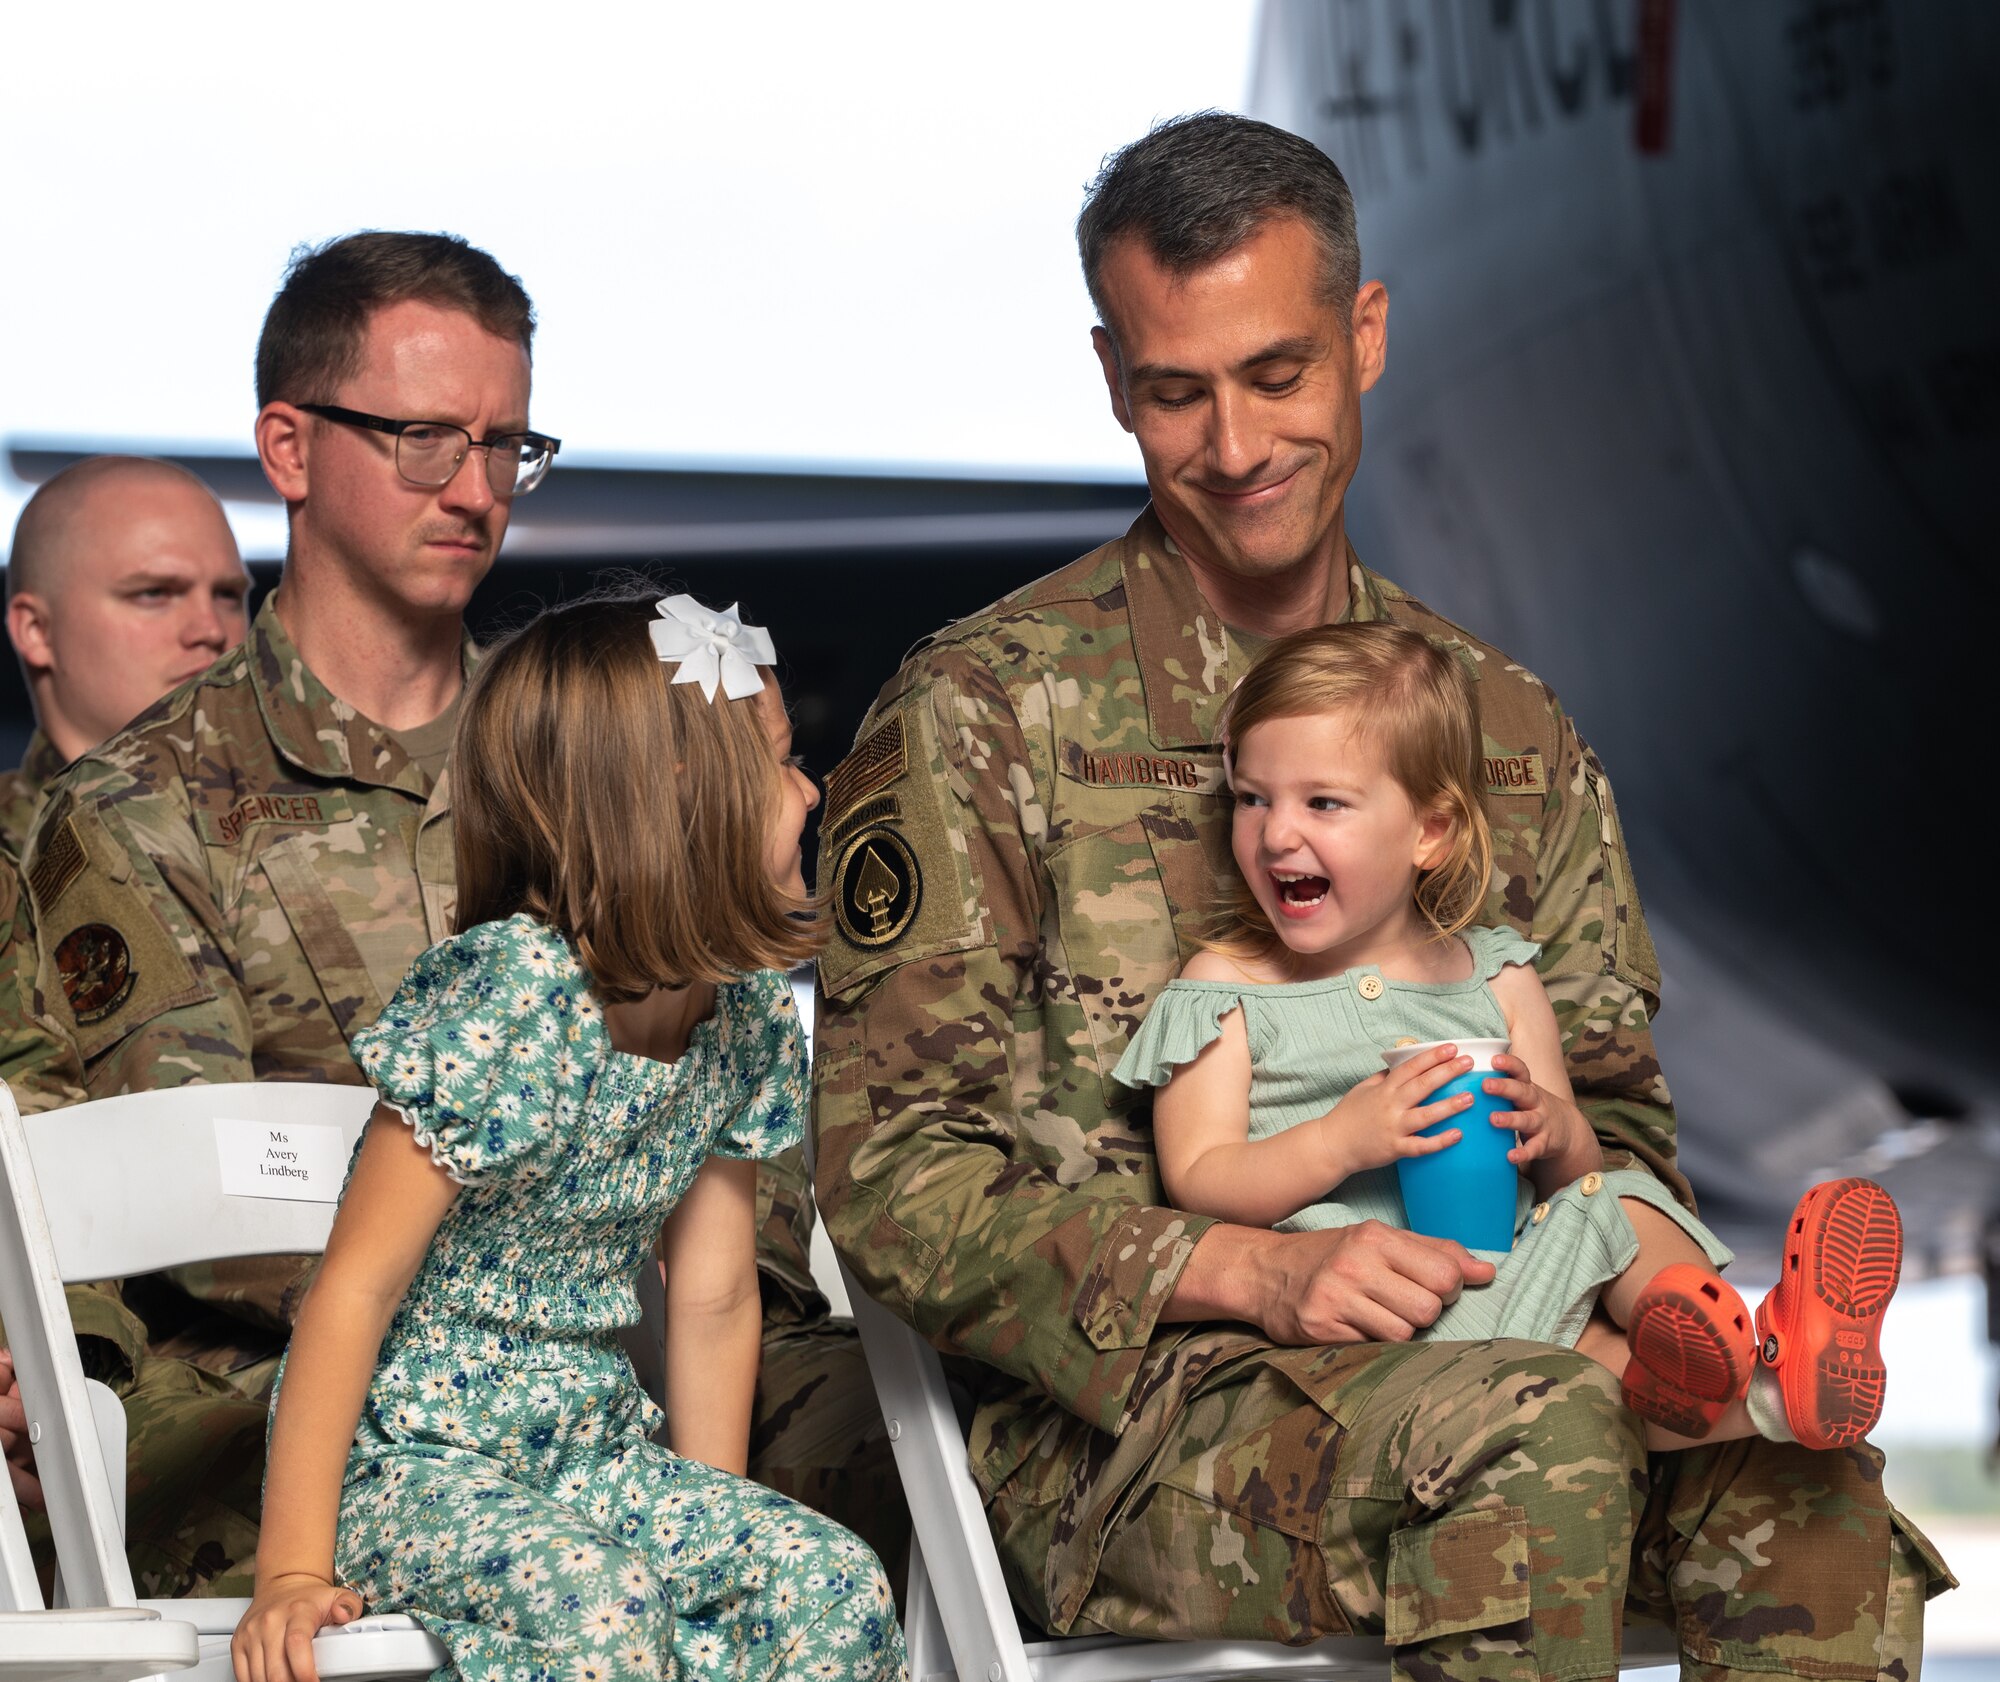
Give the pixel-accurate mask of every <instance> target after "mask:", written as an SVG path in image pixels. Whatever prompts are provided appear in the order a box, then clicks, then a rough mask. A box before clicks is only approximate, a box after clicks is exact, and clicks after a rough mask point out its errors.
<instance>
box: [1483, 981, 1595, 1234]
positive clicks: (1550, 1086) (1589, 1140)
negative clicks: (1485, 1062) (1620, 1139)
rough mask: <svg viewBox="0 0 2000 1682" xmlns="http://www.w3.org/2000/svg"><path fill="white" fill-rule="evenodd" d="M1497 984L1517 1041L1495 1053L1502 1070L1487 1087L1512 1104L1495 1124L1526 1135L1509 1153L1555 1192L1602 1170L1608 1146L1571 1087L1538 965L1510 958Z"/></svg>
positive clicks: (1544, 1190) (1539, 1188) (1540, 1186)
mask: <svg viewBox="0 0 2000 1682" xmlns="http://www.w3.org/2000/svg"><path fill="white" fill-rule="evenodd" d="M1492 986H1493V996H1494V997H1495V998H1496V999H1498V1000H1499V1001H1500V1009H1501V1011H1502V1013H1503V1014H1504V1015H1505V1016H1506V1018H1507V1037H1508V1039H1509V1040H1510V1041H1511V1042H1512V1043H1513V1047H1514V1050H1513V1055H1512V1056H1511V1057H1503V1058H1496V1059H1494V1067H1495V1068H1496V1069H1498V1070H1499V1071H1500V1073H1499V1075H1498V1076H1496V1077H1495V1078H1494V1079H1493V1080H1492V1081H1491V1082H1489V1083H1488V1090H1489V1091H1491V1092H1493V1093H1494V1094H1495V1095H1496V1096H1498V1097H1502V1098H1505V1099H1506V1100H1507V1102H1508V1103H1509V1104H1510V1105H1511V1106H1512V1108H1513V1111H1514V1113H1513V1114H1512V1115H1509V1116H1502V1117H1496V1118H1495V1122H1494V1125H1495V1126H1499V1127H1510V1128H1513V1129H1514V1130H1515V1131H1516V1132H1518V1133H1519V1134H1520V1135H1521V1142H1520V1144H1519V1145H1517V1146H1516V1147H1515V1148H1514V1149H1513V1150H1512V1151H1510V1152H1508V1158H1509V1160H1510V1161H1512V1162H1513V1163H1515V1165H1516V1166H1518V1167H1520V1168H1523V1169H1525V1170H1526V1172H1527V1174H1528V1177H1529V1179H1530V1180H1532V1181H1533V1182H1534V1186H1535V1190H1536V1192H1537V1193H1538V1194H1539V1195H1541V1196H1543V1197H1549V1196H1552V1195H1554V1194H1555V1193H1556V1192H1558V1191H1560V1190H1561V1189H1562V1188H1563V1187H1564V1186H1566V1185H1568V1184H1569V1183H1570V1182H1571V1181H1572V1180H1579V1179H1581V1178H1582V1177H1583V1176H1584V1175H1585V1174H1589V1173H1594V1172H1596V1171H1597V1170H1599V1169H1601V1168H1602V1167H1603V1166H1604V1152H1603V1151H1602V1150H1601V1149H1600V1148H1599V1146H1598V1143H1597V1135H1596V1134H1595V1133H1594V1132H1592V1131H1591V1126H1590V1122H1589V1119H1588V1118H1587V1117H1586V1116H1585V1115H1584V1113H1583V1112H1582V1111H1581V1110H1580V1109H1578V1108H1577V1106H1576V1102H1575V1100H1574V1098H1573V1097H1572V1096H1571V1094H1570V1085H1569V1075H1568V1072H1567V1070H1566V1068H1565V1065H1564V1059H1563V1048H1562V1030H1561V1028H1560V1027H1559V1026H1558V1025H1557V1023H1556V1013H1555V1010H1554V1007H1552V1006H1551V1005H1550V1003H1549V996H1548V993H1547V992H1546V991H1545V990H1544V989H1543V987H1542V979H1541V977H1540V976H1539V975H1538V974H1537V973H1536V972H1535V968H1534V966H1533V965H1532V964H1509V965H1508V966H1507V967H1506V968H1505V969H1503V970H1502V971H1501V972H1500V973H1499V974H1498V975H1496V976H1495V977H1494V978H1493V982H1492ZM1510 1065H1511V1066H1510Z"/></svg>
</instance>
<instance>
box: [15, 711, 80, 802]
mask: <svg viewBox="0 0 2000 1682" xmlns="http://www.w3.org/2000/svg"><path fill="white" fill-rule="evenodd" d="M67 764H69V761H68V760H67V759H65V758H63V756H62V754H61V752H60V751H58V749H57V747H56V745H55V743H54V742H52V741H50V740H49V738H48V736H47V734H46V733H45V732H44V731H43V729H42V727H41V726H40V725H39V724H38V725H36V726H35V733H34V734H33V735H32V736H30V737H29V738H28V752H27V756H26V757H25V758H24V759H23V760H22V761H21V770H20V773H19V775H20V778H21V783H22V786H23V787H25V788H28V789H32V790H33V791H34V792H35V794H37V795H40V793H41V792H42V790H43V789H45V788H47V787H48V786H49V784H50V783H51V782H53V781H54V780H55V778H56V777H57V775H58V774H59V773H60V772H61V771H62V769H63V767H64V766H66V765H67Z"/></svg>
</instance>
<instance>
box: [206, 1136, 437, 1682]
mask: <svg viewBox="0 0 2000 1682" xmlns="http://www.w3.org/2000/svg"><path fill="white" fill-rule="evenodd" d="M458 1192H459V1187H458V1185H457V1183H456V1182H455V1181H453V1180H452V1179H451V1177H450V1176H449V1175H448V1174H446V1173H445V1171H444V1170H443V1169H442V1168H440V1167H438V1166H437V1164H435V1163H434V1162H432V1160H431V1155H430V1149H429V1147H428V1146H426V1145H420V1144H418V1143H417V1139H416V1134H415V1132H414V1131H413V1130H412V1129H411V1128H410V1127H409V1126H408V1125H407V1124H406V1123H405V1122H404V1121H403V1119H402V1117H401V1116H400V1115H398V1114H397V1113H396V1112H395V1111H394V1110H391V1109H390V1108H388V1107H387V1106H386V1105H380V1104H378V1105H377V1106H376V1109H375V1113H374V1115H373V1116H372V1117H370V1118H369V1122H368V1132H367V1135H366V1137H365V1138H364V1139H363V1141H362V1145H361V1157H360V1160H359V1161H358V1162H357V1163H356V1164H355V1168H354V1174H353V1177H352V1178H351V1179H350V1180H349V1182H348V1186H347V1189H346V1191H345V1192H344V1193H343V1194H342V1196H341V1200H340V1212H339V1214H338V1215H336V1216H335V1217H334V1223H333V1232H332V1235H331V1236H330V1237H329V1238H328V1239H327V1245H326V1256H325V1258H324V1259H323V1260H322V1261H321V1263H320V1268H319V1273H318V1275H317V1276H316V1277H315V1278H314V1280H313V1284H312V1288H311V1290H310V1291H308V1292H307V1294H306V1300H305V1303H304V1306H303V1307H302V1308H301V1309H300V1311H299V1318H298V1324H297V1325H296V1326H295V1327H294V1328H293V1331H292V1340H291V1349H290V1353H289V1354H288V1355H287V1357H286V1360H285V1379H284V1388H283V1390H282V1391H281V1392H280V1394H279V1397H278V1411H277V1416H276V1418H275V1419H274V1420H273V1421H272V1424H271V1451H270V1463H269V1468H268V1470H267V1472H266V1474H265V1481H264V1522H263V1525H262V1528H261V1531H260V1533H259V1536H258V1543H257V1594H256V1598H255V1599H254V1600H253V1601H252V1603H251V1606H250V1610H249V1611H248V1612H246V1613H245V1614H244V1616H243V1621H242V1623H241V1624H240V1625H238V1627H237V1632H236V1638H235V1641H234V1642H233V1643H232V1656H233V1657H234V1659H235V1663H236V1673H237V1676H238V1677H239V1678H245V1677H251V1676H261V1677H262V1678H263V1682H288V1679H289V1678H294V1677H296V1678H299V1679H301V1682H311V1679H312V1678H313V1677H314V1675H315V1672H314V1668H313V1662H312V1636H313V1632H314V1631H315V1630H317V1629H318V1628H319V1627H320V1626H321V1625H322V1624H324V1623H326V1622H328V1621H337V1622H345V1621H346V1619H347V1618H348V1617H352V1616H354V1615H355V1614H356V1613H357V1612H358V1610H359V1605H358V1601H355V1600H354V1597H353V1595H352V1591H349V1590H338V1589H336V1588H335V1587H334V1565H333V1542H334V1526H335V1521H336V1519H337V1517H338V1514H339V1508H340V1481H341V1476H342V1474H343V1472H344V1471H345V1469H346V1466H347V1453H348V1450H349V1448H350V1447H351V1446H352V1445H353V1442H354V1428H355V1424H356V1422H357V1421H358V1420H359V1419H360V1417H361V1404H362V1400H363V1398H365V1397H366V1395H367V1393H368V1383H369V1380H370V1379H371V1378H372V1377H373V1375H374V1371H375V1361H376V1358H377V1356H378V1355H379V1354H380V1353H381V1349H382V1335H383V1333H384V1332H385V1331H387V1330H388V1326H389V1320H390V1317H391V1316H392V1315H393V1314H394V1313H395V1312H396V1308H397V1305H398V1304H400V1303H401V1302H402V1300H403V1293H404V1292H405V1291H407V1290H408V1289H409V1286H410V1280H411V1279H412V1278H413V1277H414V1276H415V1274H416V1271H417V1265H418V1264H419V1263H420V1262H421V1261H422V1260H423V1258H424V1252H425V1251H426V1250H427V1249H429V1247H430V1242H431V1238H432V1237H433V1235H434V1234H435V1233H436V1232H437V1228H438V1223H439V1222H440V1221H442V1220H443V1219H444V1217H445V1214H446V1212H447V1211H448V1210H449V1209H450V1208H451V1206H452V1203H453V1202H454V1201H455V1200H456V1199H457V1197H458ZM343 1595H345V1596H346V1597H347V1601H349V1602H354V1603H353V1604H352V1605H349V1604H347V1602H343V1601H342V1600H341V1596H343ZM253 1647H254V1648H255V1649H256V1650H257V1656H258V1657H259V1658H260V1659H261V1664H253V1663H252V1662H251V1659H252V1654H251V1649H252V1648H253Z"/></svg>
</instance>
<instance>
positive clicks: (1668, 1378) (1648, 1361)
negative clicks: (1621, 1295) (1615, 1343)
mask: <svg viewBox="0 0 2000 1682" xmlns="http://www.w3.org/2000/svg"><path fill="white" fill-rule="evenodd" d="M1625 1341H1626V1343H1627V1344H1628V1345H1629V1346H1630V1348H1631V1351H1632V1359H1631V1360H1630V1361H1629V1362H1627V1363H1626V1367H1625V1377H1624V1380H1623V1382H1622V1385H1621V1388H1622V1389H1623V1390H1624V1392H1625V1405H1626V1406H1627V1407H1629V1408H1630V1409H1631V1410H1632V1411H1633V1412H1634V1413H1636V1414H1637V1415H1638V1416H1639V1417H1640V1418H1641V1419H1647V1420H1651V1421H1652V1422H1653V1423H1654V1424H1655V1425H1663V1426H1665V1427H1666V1428H1667V1429H1668V1430H1669V1431H1672V1432H1674V1433H1675V1434H1676V1435H1679V1436H1683V1437H1705V1436H1707V1435H1708V1434H1709V1432H1711V1431H1713V1430H1714V1429H1715V1426H1716V1421H1718V1420H1719V1419H1721V1417H1722V1415H1723V1412H1724V1411H1725V1410H1726V1409H1727V1408H1728V1406H1729V1404H1730V1403H1731V1402H1734V1401H1740V1400H1741V1399H1742V1397H1743V1393H1744V1391H1746V1390H1747V1389H1749V1387H1750V1369H1751V1363H1752V1361H1753V1360H1754V1358H1755V1354H1756V1347H1757V1346H1756V1345H1755V1344H1754V1343H1753V1342H1752V1341H1751V1338H1750V1310H1749V1309H1747V1308H1745V1307H1744V1306H1743V1299H1742V1298H1741V1297H1740V1296H1738V1295H1737V1294H1736V1291H1735V1288H1734V1287H1733V1286H1731V1285H1728V1284H1725V1283H1724V1282H1723V1281H1722V1280H1720V1279H1718V1278H1716V1277H1715V1275H1714V1274H1712V1273H1710V1272H1709V1271H1708V1270H1707V1269H1706V1268H1701V1267H1696V1266H1695V1265H1694V1264H1693V1263H1692V1262H1676V1263H1675V1264H1674V1265H1673V1266H1672V1267H1663V1268H1661V1269H1660V1271H1659V1272H1658V1273H1657V1274H1655V1275H1654V1277H1653V1281H1652V1283H1651V1284H1649V1285H1648V1286H1647V1287H1646V1288H1645V1289H1644V1290H1643V1291H1641V1292H1640V1293H1639V1296H1638V1299H1637V1300H1636V1301H1635V1302H1634V1303H1633V1304H1632V1324H1631V1325H1630V1326H1628V1327H1627V1328H1626V1331H1625Z"/></svg>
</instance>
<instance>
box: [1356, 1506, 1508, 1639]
mask: <svg viewBox="0 0 2000 1682" xmlns="http://www.w3.org/2000/svg"><path fill="white" fill-rule="evenodd" d="M1531 1609H1532V1601H1531V1600H1530V1598H1529V1592H1528V1515H1527V1514H1526V1513H1524V1512H1523V1511H1522V1510H1521V1509H1520V1508H1519V1507H1504V1506H1503V1507H1480V1508H1475V1509H1473V1510H1472V1511H1470V1512H1459V1513H1447V1514H1445V1515H1443V1516H1442V1517H1439V1518H1434V1519H1431V1520H1429V1521H1428V1522H1427V1523H1423V1524H1413V1525H1405V1526H1404V1527H1403V1528H1402V1529H1400V1530H1398V1531H1397V1532H1396V1533H1395V1534H1394V1535H1393V1536H1391V1537H1390V1538H1389V1581H1388V1593H1387V1598H1386V1602H1385V1604H1384V1607H1383V1634H1384V1636H1385V1637H1386V1639H1387V1640H1388V1643H1389V1645H1390V1646H1391V1647H1410V1646H1417V1645H1420V1644H1422V1643H1424V1642H1427V1641H1434V1640H1436V1639H1437V1638H1438V1637H1439V1636H1442V1635H1455V1634H1459V1633H1462V1632H1465V1631H1471V1630H1503V1629H1504V1630H1506V1631H1508V1633H1509V1637H1510V1639H1513V1640H1517V1641H1518V1640H1529V1639H1531V1631H1530V1625H1529V1618H1530V1613H1531Z"/></svg>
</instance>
